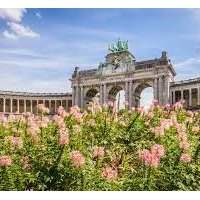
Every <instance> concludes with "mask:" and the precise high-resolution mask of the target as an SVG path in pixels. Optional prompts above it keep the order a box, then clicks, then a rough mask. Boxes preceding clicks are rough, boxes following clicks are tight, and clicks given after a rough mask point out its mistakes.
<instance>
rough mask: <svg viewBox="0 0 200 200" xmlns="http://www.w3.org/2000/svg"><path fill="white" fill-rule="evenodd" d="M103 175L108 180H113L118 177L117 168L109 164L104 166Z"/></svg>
mask: <svg viewBox="0 0 200 200" xmlns="http://www.w3.org/2000/svg"><path fill="white" fill-rule="evenodd" d="M101 175H102V177H103V178H105V179H107V180H108V181H111V180H114V179H116V178H117V176H118V172H117V169H114V168H112V167H108V166H107V167H105V168H103V170H102V173H101Z"/></svg>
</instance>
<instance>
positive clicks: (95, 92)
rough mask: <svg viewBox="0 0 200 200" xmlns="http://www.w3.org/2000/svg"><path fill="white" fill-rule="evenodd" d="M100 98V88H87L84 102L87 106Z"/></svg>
mask: <svg viewBox="0 0 200 200" xmlns="http://www.w3.org/2000/svg"><path fill="white" fill-rule="evenodd" d="M95 97H97V98H99V97H100V96H99V88H98V87H91V88H87V89H86V90H85V94H84V102H85V105H88V104H89V102H91V101H92V100H93V98H95Z"/></svg>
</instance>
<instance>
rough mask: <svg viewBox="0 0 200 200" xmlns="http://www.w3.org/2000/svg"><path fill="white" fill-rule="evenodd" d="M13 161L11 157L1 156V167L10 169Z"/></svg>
mask: <svg viewBox="0 0 200 200" xmlns="http://www.w3.org/2000/svg"><path fill="white" fill-rule="evenodd" d="M11 164H12V160H11V157H10V156H0V166H1V167H8V166H11Z"/></svg>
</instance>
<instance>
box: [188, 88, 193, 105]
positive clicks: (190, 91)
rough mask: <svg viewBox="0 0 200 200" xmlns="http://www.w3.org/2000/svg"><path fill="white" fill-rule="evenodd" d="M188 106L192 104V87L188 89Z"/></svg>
mask: <svg viewBox="0 0 200 200" xmlns="http://www.w3.org/2000/svg"><path fill="white" fill-rule="evenodd" d="M189 106H190V107H191V106H192V88H190V89H189Z"/></svg>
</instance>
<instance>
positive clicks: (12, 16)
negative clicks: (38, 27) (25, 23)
mask: <svg viewBox="0 0 200 200" xmlns="http://www.w3.org/2000/svg"><path fill="white" fill-rule="evenodd" d="M25 13H26V9H24V8H0V18H2V19H4V20H6V21H12V22H18V23H19V22H21V20H22V18H23V16H24V14H25Z"/></svg>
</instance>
